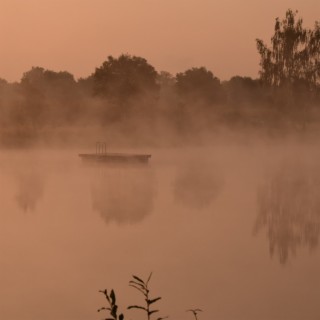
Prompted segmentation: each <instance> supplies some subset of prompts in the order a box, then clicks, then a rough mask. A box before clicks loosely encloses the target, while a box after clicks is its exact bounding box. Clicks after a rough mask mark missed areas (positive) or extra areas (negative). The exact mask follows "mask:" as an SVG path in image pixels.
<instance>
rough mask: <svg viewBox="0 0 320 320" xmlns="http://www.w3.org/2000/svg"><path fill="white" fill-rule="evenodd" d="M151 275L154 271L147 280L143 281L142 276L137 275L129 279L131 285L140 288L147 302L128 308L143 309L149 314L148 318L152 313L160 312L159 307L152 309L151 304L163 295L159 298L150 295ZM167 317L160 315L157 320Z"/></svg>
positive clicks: (148, 319)
mask: <svg viewBox="0 0 320 320" xmlns="http://www.w3.org/2000/svg"><path fill="white" fill-rule="evenodd" d="M151 276H152V272H151V273H150V275H149V277H148V279H147V281H143V280H142V279H141V278H139V277H137V276H135V275H132V278H133V279H132V280H130V281H129V286H131V287H133V288H135V289H136V290H138V291H139V292H141V293H142V294H143V296H144V299H145V302H146V304H145V306H140V305H132V306H129V307H128V309H140V310H143V311H144V312H145V313H146V315H147V320H150V319H151V315H152V314H154V313H156V312H159V310H157V309H153V310H151V305H152V304H154V303H156V302H157V301H158V300H160V299H161V297H157V298H151V297H150V290H149V281H150V279H151ZM166 318H168V317H159V318H157V320H162V319H166Z"/></svg>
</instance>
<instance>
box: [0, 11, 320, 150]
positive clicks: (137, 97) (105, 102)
mask: <svg viewBox="0 0 320 320" xmlns="http://www.w3.org/2000/svg"><path fill="white" fill-rule="evenodd" d="M256 45H257V50H258V54H259V55H260V72H259V78H257V79H252V78H251V77H242V76H234V77H232V78H231V79H230V80H228V81H221V80H220V79H219V78H217V77H216V76H215V75H214V74H213V72H212V71H210V70H208V69H207V68H206V67H204V66H200V67H193V68H190V69H188V70H185V71H183V72H179V73H177V74H176V75H172V74H170V73H169V72H165V71H161V72H158V71H157V70H156V69H155V68H154V67H153V66H152V65H151V64H150V63H148V61H147V60H146V59H144V58H142V57H137V56H134V55H129V54H122V55H120V56H119V57H113V56H109V57H108V58H107V59H106V61H104V62H103V63H102V65H101V66H100V67H98V68H96V69H95V70H94V72H93V73H92V74H91V75H90V76H88V77H86V78H80V79H78V80H76V79H75V78H74V76H73V75H72V74H71V73H69V72H66V71H63V72H56V71H52V70H46V69H44V68H41V67H33V68H32V69H31V70H29V71H27V72H25V73H24V74H23V76H22V78H21V80H20V81H19V82H16V83H8V82H7V81H5V80H0V144H1V145H20V144H22V145H23V144H28V143H32V142H33V141H36V140H37V139H38V138H39V137H40V136H46V135H56V134H57V133H58V132H60V133H61V135H62V136H63V130H62V128H77V130H81V129H84V128H88V127H90V126H92V127H93V126H95V127H99V128H102V129H103V128H106V129H107V128H110V127H112V128H116V129H115V130H118V131H119V132H120V131H121V132H123V133H124V134H128V135H134V133H135V132H138V131H139V130H140V128H144V129H143V130H144V131H143V134H144V135H145V136H148V137H150V139H152V137H153V138H155V139H157V138H159V135H160V136H161V130H166V132H171V133H172V134H175V135H177V136H180V137H187V136H196V135H197V133H199V132H202V131H203V130H205V131H207V132H214V131H215V130H216V128H217V127H220V126H225V127H227V128H232V129H234V130H236V129H238V128H239V129H241V128H249V129H253V130H256V129H257V130H261V129H262V130H276V131H279V132H282V131H283V130H287V129H288V130H302V131H304V130H308V129H309V128H313V127H315V126H317V124H318V123H319V114H320V113H319V111H320V23H319V22H315V24H314V28H313V29H308V28H305V27H304V25H303V20H302V19H301V18H298V16H297V12H294V11H292V10H290V9H289V10H287V12H286V14H285V17H284V18H283V19H282V20H280V19H279V18H277V19H276V20H275V27H274V34H273V36H272V38H271V46H270V47H268V46H267V44H265V43H264V42H263V41H262V40H260V39H257V40H256ZM59 130H60V131H59ZM61 130H62V131H61ZM48 133H50V134H48ZM65 134H66V132H65Z"/></svg>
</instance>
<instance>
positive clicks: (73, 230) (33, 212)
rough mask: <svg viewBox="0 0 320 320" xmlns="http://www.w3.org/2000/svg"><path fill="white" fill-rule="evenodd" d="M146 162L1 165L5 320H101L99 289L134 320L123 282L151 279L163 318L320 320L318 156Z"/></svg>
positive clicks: (210, 151) (10, 160) (166, 155)
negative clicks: (134, 278) (111, 291)
mask: <svg viewBox="0 0 320 320" xmlns="http://www.w3.org/2000/svg"><path fill="white" fill-rule="evenodd" d="M80 151H81V152H83V151H84V150H80ZM143 151H147V152H151V153H152V159H151V162H150V165H149V166H144V167H141V166H140V167H134V166H130V167H129V166H126V167H121V166H112V167H110V166H109V167H106V166H85V165H83V164H82V163H81V161H80V159H78V157H77V153H78V150H77V151H67V152H66V151H41V152H40V151H29V152H22V151H21V152H13V151H8V152H2V153H1V154H0V179H1V180H0V181H1V193H0V200H1V214H0V222H1V223H0V240H1V241H0V250H1V255H0V265H1V273H0V284H1V286H0V292H1V296H0V298H1V299H0V318H1V319H8V320H11V319H12V320H16V319H30V320H31V319H32V320H34V319H39V320H40V319H50V320H51V319H52V320H53V319H55V320H56V319H61V320H64V319H77V320H78V319H80V320H82V319H102V318H103V317H104V315H101V314H99V313H97V311H96V310H97V309H98V308H100V307H101V306H103V305H105V301H104V297H103V296H102V295H101V294H100V293H98V290H100V289H105V288H108V289H111V288H114V289H115V291H116V294H117V298H118V302H119V305H120V309H121V311H123V312H124V313H125V318H126V319H133V320H135V319H141V318H142V317H141V314H139V313H137V312H133V311H131V310H128V311H127V310H125V308H126V306H128V305H130V304H139V303H141V301H142V299H141V297H140V296H139V294H138V293H137V292H135V290H134V289H132V288H130V287H129V286H128V281H129V280H130V278H131V275H132V274H137V275H139V276H141V277H143V278H146V277H147V276H148V274H149V273H150V271H153V278H152V280H151V294H152V293H153V295H154V296H158V295H160V296H162V297H163V299H162V300H160V301H159V302H158V303H157V304H158V307H159V309H160V313H159V316H166V315H169V316H170V319H177V320H180V319H181V320H182V319H186V320H188V319H190V320H192V319H193V316H192V314H191V313H186V310H187V309H190V308H196V307H197V308H201V309H203V310H204V312H203V313H201V314H199V319H200V320H202V319H203V320H205V319H226V320H229V319H250V320H251V319H252V320H253V319H255V320H256V319H279V320H280V319H281V320H283V319H319V318H320V308H319V302H318V292H319V289H320V276H319V267H320V254H319V249H318V240H319V232H320V170H319V166H320V162H319V160H320V154H319V152H318V150H317V148H316V147H315V146H292V145H291V146H265V147H261V146H255V147H252V146H251V147H250V146H247V147H246V146H239V147H235V146H233V147H221V146H213V147H212V148H194V149H171V150H168V149H166V150H161V149H158V150H143ZM105 316H107V314H105Z"/></svg>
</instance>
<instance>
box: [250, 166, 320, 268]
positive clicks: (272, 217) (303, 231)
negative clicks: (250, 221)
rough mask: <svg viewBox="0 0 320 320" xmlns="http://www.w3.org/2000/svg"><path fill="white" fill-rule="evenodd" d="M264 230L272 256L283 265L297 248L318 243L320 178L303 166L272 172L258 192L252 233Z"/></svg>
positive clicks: (310, 247) (315, 245)
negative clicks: (255, 217)
mask: <svg viewBox="0 0 320 320" xmlns="http://www.w3.org/2000/svg"><path fill="white" fill-rule="evenodd" d="M263 228H266V229H267V236H268V239H269V248H270V255H271V257H272V256H273V255H274V254H275V253H276V254H277V255H278V256H279V259H280V263H281V264H285V263H286V262H287V261H288V259H289V256H290V254H291V255H293V256H294V255H295V254H296V250H297V248H298V247H300V246H301V247H302V246H306V247H308V248H309V249H310V250H311V249H314V248H316V247H317V245H318V239H319V232H320V181H319V178H318V177H317V176H316V175H315V174H314V172H312V170H310V168H308V167H307V166H306V165H302V164H299V165H297V164H295V165H293V164H292V165H286V166H283V167H281V168H279V169H278V170H276V171H274V172H273V173H272V174H271V175H270V176H269V177H268V178H267V179H266V181H265V184H264V185H263V186H262V187H261V188H260V189H259V192H258V217H257V219H256V222H255V226H254V232H255V233H257V232H259V231H260V230H261V229H263Z"/></svg>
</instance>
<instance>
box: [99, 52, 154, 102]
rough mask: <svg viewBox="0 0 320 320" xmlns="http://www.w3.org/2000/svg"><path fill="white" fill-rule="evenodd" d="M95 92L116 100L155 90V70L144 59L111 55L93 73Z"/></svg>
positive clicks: (126, 55)
mask: <svg viewBox="0 0 320 320" xmlns="http://www.w3.org/2000/svg"><path fill="white" fill-rule="evenodd" d="M93 80H94V89H95V93H96V94H97V95H100V96H104V97H106V98H108V99H110V100H113V101H114V100H116V101H117V102H118V101H119V100H120V101H123V100H127V99H129V98H132V97H134V96H137V95H139V94H145V93H149V92H156V91H157V90H158V85H157V72H156V70H155V69H154V67H153V66H151V65H150V64H149V63H148V62H147V60H146V59H144V58H141V57H136V56H131V55H128V54H122V55H120V56H119V58H114V57H112V56H109V57H108V60H106V61H105V62H103V64H102V66H101V67H99V68H97V69H96V71H95V73H94V74H93Z"/></svg>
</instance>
